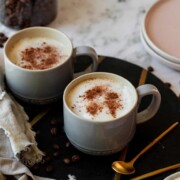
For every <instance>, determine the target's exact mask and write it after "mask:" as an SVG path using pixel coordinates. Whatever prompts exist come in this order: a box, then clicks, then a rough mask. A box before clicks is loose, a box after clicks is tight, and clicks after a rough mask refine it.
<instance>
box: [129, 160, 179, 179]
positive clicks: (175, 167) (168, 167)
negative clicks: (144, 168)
mask: <svg viewBox="0 0 180 180" xmlns="http://www.w3.org/2000/svg"><path fill="white" fill-rule="evenodd" d="M177 168H180V163H178V164H174V165H171V166H167V167H164V168H161V169H157V170H155V171H152V172H149V173H146V174H143V175H140V176H137V177H134V178H132V179H131V180H141V179H146V178H148V177H152V176H155V175H157V174H161V173H163V172H167V171H170V170H173V169H177Z"/></svg>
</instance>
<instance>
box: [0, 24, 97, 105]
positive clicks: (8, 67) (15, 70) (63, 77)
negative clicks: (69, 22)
mask: <svg viewBox="0 0 180 180" xmlns="http://www.w3.org/2000/svg"><path fill="white" fill-rule="evenodd" d="M36 37H38V38H39V37H45V38H49V39H54V40H57V41H59V42H60V43H62V44H63V45H64V46H66V51H67V52H68V54H67V58H66V60H65V61H64V63H62V64H60V65H57V66H55V67H53V68H50V69H44V70H30V69H24V68H22V67H19V66H18V65H16V64H14V63H13V62H12V59H10V57H9V54H10V51H11V49H12V47H13V46H14V45H15V43H16V42H18V41H19V40H21V39H23V38H36ZM81 55H87V56H90V57H91V59H92V69H91V71H95V70H96V69H97V66H98V56H97V54H96V52H95V50H94V49H93V48H91V47H87V46H81V47H76V48H73V45H72V42H71V40H70V39H69V38H68V37H67V36H66V35H65V34H64V33H62V32H60V31H58V30H55V29H52V28H48V27H32V28H27V29H23V30H21V31H18V32H17V33H15V34H14V35H13V36H12V37H10V38H9V39H8V41H7V42H6V44H5V47H4V61H5V77H6V82H7V85H8V87H9V88H10V90H11V91H12V92H13V93H14V95H15V96H17V97H19V98H20V99H22V100H24V101H27V102H30V103H33V104H47V103H50V102H53V101H55V100H57V99H58V98H60V97H61V96H62V94H63V91H64V88H65V87H66V85H67V84H68V83H69V82H70V81H71V80H72V79H73V76H74V68H73V63H74V59H75V57H77V56H81Z"/></svg>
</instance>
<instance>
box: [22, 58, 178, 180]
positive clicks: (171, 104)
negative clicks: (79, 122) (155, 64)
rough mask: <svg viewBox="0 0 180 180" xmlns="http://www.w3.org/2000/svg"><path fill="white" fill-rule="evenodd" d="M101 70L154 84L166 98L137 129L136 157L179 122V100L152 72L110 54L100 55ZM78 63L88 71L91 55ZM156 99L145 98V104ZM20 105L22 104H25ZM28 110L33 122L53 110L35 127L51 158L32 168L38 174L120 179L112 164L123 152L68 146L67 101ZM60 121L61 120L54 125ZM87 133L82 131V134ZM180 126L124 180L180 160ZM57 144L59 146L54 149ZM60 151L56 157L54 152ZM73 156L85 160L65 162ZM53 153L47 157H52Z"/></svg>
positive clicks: (131, 150) (131, 146) (84, 179)
mask: <svg viewBox="0 0 180 180" xmlns="http://www.w3.org/2000/svg"><path fill="white" fill-rule="evenodd" d="M99 60H100V63H99V68H98V71H104V72H112V73H115V74H118V75H121V76H123V77H125V78H127V79H128V80H129V81H130V82H131V83H132V84H133V85H134V86H135V87H137V86H138V85H139V84H143V83H149V84H153V85H155V86H156V87H157V88H158V89H159V91H160V93H161V96H162V102H161V107H160V109H159V111H158V113H157V114H156V115H155V116H154V117H153V118H152V119H151V120H150V121H148V122H145V123H143V124H139V125H137V131H136V134H135V136H134V138H133V140H132V141H131V142H130V144H129V145H128V151H127V155H126V160H127V161H128V160H131V158H133V157H134V156H135V155H136V154H137V153H138V152H140V150H141V149H142V148H144V147H145V146H146V145H147V144H148V143H150V142H151V141H152V140H153V139H154V138H156V137H157V136H158V135H159V134H161V133H162V132H163V131H164V130H165V129H167V128H168V127H169V126H170V125H172V124H173V123H174V122H176V121H178V122H179V121H180V100H179V99H178V98H177V97H176V95H175V94H174V93H173V92H172V90H171V89H170V88H169V87H168V86H167V84H165V83H163V82H162V81H161V80H159V79H158V78H157V77H156V76H154V75H153V74H152V73H151V72H148V71H147V70H145V69H142V68H141V67H139V66H136V65H134V64H131V63H128V62H126V61H123V60H120V59H115V58H111V57H103V56H99ZM77 62H78V63H77V64H76V65H75V70H76V71H82V70H85V69H86V68H87V67H88V65H89V63H90V62H89V59H88V58H87V57H81V59H78V61H77ZM150 99H151V97H148V98H145V99H144V100H143V102H142V106H141V107H140V108H142V109H143V108H145V107H146V106H147V104H148V103H149V100H150ZM20 103H21V102H20ZM21 104H22V105H23V106H24V108H25V111H26V112H27V113H28V115H29V117H30V119H31V121H34V120H36V119H38V117H39V116H40V115H39V113H41V111H43V110H44V109H46V108H50V110H49V111H48V113H46V115H45V116H43V117H42V118H41V119H40V120H39V121H38V122H36V123H35V124H34V125H33V130H34V131H36V133H37V135H36V140H37V142H38V146H39V148H40V149H41V150H43V151H44V152H46V154H47V156H46V158H45V162H44V163H40V164H38V166H36V168H35V167H33V168H31V170H32V171H33V173H34V174H36V175H39V176H44V177H50V178H55V179H58V180H68V175H74V176H75V177H76V179H77V180H113V179H114V180H118V179H120V176H119V175H118V174H115V172H114V171H113V170H112V168H111V164H112V162H113V161H116V160H118V159H119V158H120V156H121V152H119V153H116V154H114V155H109V156H101V157H98V156H91V155H86V154H84V153H82V152H80V151H78V150H76V149H75V148H74V147H73V146H72V145H70V146H68V145H69V144H68V143H67V142H68V139H67V137H66V136H65V133H64V131H63V113H62V101H59V102H57V103H55V104H52V105H49V106H43V107H42V106H41V107H38V106H32V105H27V104H24V103H21ZM54 120H55V121H58V122H57V124H56V123H55V124H54V123H53V122H54ZM52 128H56V130H57V133H55V134H54V135H53V134H52ZM72 128H73V127H72ZM82 136H83V134H82ZM179 137H180V125H178V126H177V127H176V128H175V129H174V130H173V131H172V132H171V133H169V134H168V135H167V136H165V137H164V138H163V139H162V140H161V141H160V142H159V143H158V144H156V145H155V146H154V147H153V148H152V149H151V150H149V151H148V152H147V153H146V154H145V155H143V156H142V157H141V158H140V159H139V160H138V161H137V162H136V163H135V168H136V172H135V174H133V175H131V176H124V175H123V176H121V180H126V179H130V178H132V177H136V176H138V175H141V174H144V173H147V172H150V171H154V170H156V169H159V168H163V167H165V166H168V165H172V164H175V163H179V162H180V141H179ZM54 144H58V146H59V149H58V148H55V147H54ZM57 151H58V152H59V153H60V154H59V155H58V156H57V157H56V155H55V152H57ZM73 155H78V156H79V157H80V160H79V161H77V162H71V163H69V164H66V163H64V159H66V158H68V159H71V157H72V156H73ZM47 157H48V158H47ZM47 167H53V170H52V171H51V172H47V170H48V169H47ZM176 171H177V170H173V171H169V172H167V173H163V174H161V175H158V176H154V177H151V179H152V180H159V179H163V178H165V177H166V176H168V175H170V174H172V173H174V172H176Z"/></svg>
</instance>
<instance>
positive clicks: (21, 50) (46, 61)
mask: <svg viewBox="0 0 180 180" xmlns="http://www.w3.org/2000/svg"><path fill="white" fill-rule="evenodd" d="M66 49H67V48H66V47H65V45H64V44H62V43H60V42H58V41H57V40H55V39H50V38H46V37H34V38H23V39H21V40H19V41H17V42H16V43H15V44H14V45H13V46H12V48H11V50H10V51H9V59H10V60H11V61H12V62H13V63H14V64H16V65H17V66H19V67H22V68H25V69H30V70H44V69H50V68H53V67H56V66H58V65H60V64H62V63H64V62H65V60H66V59H67V58H68V52H67V50H66Z"/></svg>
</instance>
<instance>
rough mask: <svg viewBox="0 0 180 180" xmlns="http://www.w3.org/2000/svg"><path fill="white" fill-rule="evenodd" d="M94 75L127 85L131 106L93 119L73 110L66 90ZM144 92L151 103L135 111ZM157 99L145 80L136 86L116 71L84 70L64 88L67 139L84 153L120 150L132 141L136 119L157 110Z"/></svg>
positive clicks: (151, 114)
mask: <svg viewBox="0 0 180 180" xmlns="http://www.w3.org/2000/svg"><path fill="white" fill-rule="evenodd" d="M96 78H107V79H112V80H114V81H116V82H117V83H122V84H123V86H125V87H126V89H127V90H128V91H129V92H130V95H129V96H128V99H129V100H130V101H129V102H130V106H129V109H127V112H126V113H124V114H123V115H122V116H119V117H116V118H111V119H109V120H103V119H102V120H95V119H93V120H92V119H88V118H84V117H81V116H79V115H78V114H76V113H75V112H73V110H72V108H71V107H70V105H69V103H68V102H69V99H68V98H69V93H70V92H71V91H72V89H74V87H76V86H77V85H78V84H79V83H81V82H83V81H87V80H90V79H96ZM81 89H82V88H81ZM147 95H152V97H153V98H152V101H151V103H150V105H149V106H148V107H147V108H146V109H145V110H143V111H141V112H137V111H138V107H139V104H140V103H141V99H142V98H143V97H145V96H147ZM79 97H80V96H79ZM81 97H82V96H81ZM160 102H161V95H160V93H159V91H158V89H157V88H156V87H155V86H154V85H151V84H145V85H142V86H139V87H137V89H135V88H134V86H133V85H132V84H131V83H130V82H129V81H128V80H127V79H124V78H123V77H121V76H119V75H116V74H112V73H105V72H94V73H89V74H85V75H82V76H80V77H78V78H76V79H74V80H73V81H71V82H70V83H69V85H68V86H67V87H66V89H65V91H64V95H63V108H64V110H63V111H64V129H65V133H66V135H67V137H68V139H69V140H70V142H71V143H72V144H73V145H74V146H75V147H76V148H77V149H79V150H80V151H82V152H84V153H87V154H92V155H108V154H112V153H115V152H118V151H120V150H122V149H123V148H124V147H125V146H126V145H127V144H128V143H129V142H130V141H131V139H132V138H133V136H134V133H135V130H136V125H137V124H138V123H142V122H145V121H147V120H149V119H151V118H152V117H153V116H154V115H155V114H156V113H157V111H158V109H159V106H160ZM80 111H81V109H80Z"/></svg>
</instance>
